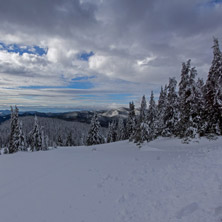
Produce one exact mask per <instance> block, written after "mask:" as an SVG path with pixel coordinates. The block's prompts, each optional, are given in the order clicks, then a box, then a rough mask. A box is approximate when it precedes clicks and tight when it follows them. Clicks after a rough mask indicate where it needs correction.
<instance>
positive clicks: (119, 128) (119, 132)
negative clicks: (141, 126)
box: [117, 118, 126, 141]
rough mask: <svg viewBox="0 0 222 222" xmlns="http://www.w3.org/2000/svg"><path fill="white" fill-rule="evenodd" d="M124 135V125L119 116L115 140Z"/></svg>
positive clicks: (123, 137)
mask: <svg viewBox="0 0 222 222" xmlns="http://www.w3.org/2000/svg"><path fill="white" fill-rule="evenodd" d="M125 137H126V135H125V126H124V122H123V119H122V118H119V120H118V125H117V140H118V141H120V140H124V139H125Z"/></svg>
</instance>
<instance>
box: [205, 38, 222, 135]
mask: <svg viewBox="0 0 222 222" xmlns="http://www.w3.org/2000/svg"><path fill="white" fill-rule="evenodd" d="M213 54H214V57H213V61H212V64H211V67H210V71H209V73H208V78H207V81H206V85H205V101H206V113H205V120H206V122H207V127H206V133H208V134H209V133H214V134H221V133H222V114H221V113H222V90H221V87H222V55H221V51H220V48H219V42H218V39H216V38H214V45H213Z"/></svg>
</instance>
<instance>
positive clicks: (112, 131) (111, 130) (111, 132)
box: [107, 121, 117, 143]
mask: <svg viewBox="0 0 222 222" xmlns="http://www.w3.org/2000/svg"><path fill="white" fill-rule="evenodd" d="M115 141H117V132H116V122H115V121H112V122H111V123H109V127H108V134H107V143H112V142H115Z"/></svg>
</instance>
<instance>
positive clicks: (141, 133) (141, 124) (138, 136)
mask: <svg viewBox="0 0 222 222" xmlns="http://www.w3.org/2000/svg"><path fill="white" fill-rule="evenodd" d="M148 134H149V127H148V124H147V104H146V98H145V95H144V96H143V97H142V101H141V106H140V114H139V118H138V119H137V121H136V126H135V133H134V136H133V138H134V142H135V143H137V144H138V145H140V144H141V143H143V142H144V141H145V140H148Z"/></svg>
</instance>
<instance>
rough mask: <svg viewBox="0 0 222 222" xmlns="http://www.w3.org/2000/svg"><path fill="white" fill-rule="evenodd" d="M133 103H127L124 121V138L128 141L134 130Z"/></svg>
mask: <svg viewBox="0 0 222 222" xmlns="http://www.w3.org/2000/svg"><path fill="white" fill-rule="evenodd" d="M135 119H136V114H135V105H134V103H133V102H130V103H129V114H128V118H127V121H126V139H129V140H130V141H131V140H132V138H133V135H134V130H135Z"/></svg>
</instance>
